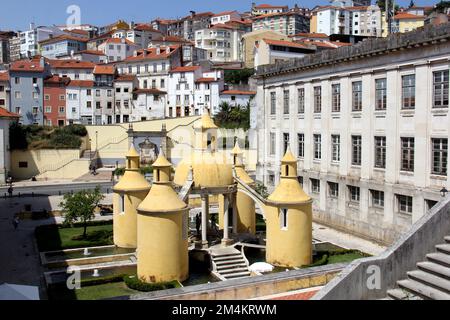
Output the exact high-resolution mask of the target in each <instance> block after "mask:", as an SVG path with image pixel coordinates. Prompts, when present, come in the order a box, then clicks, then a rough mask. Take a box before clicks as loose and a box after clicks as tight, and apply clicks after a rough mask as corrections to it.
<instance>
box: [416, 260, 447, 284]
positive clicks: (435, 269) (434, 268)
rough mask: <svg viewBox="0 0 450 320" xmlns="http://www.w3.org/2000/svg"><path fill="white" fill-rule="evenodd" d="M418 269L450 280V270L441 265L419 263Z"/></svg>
mask: <svg viewBox="0 0 450 320" xmlns="http://www.w3.org/2000/svg"><path fill="white" fill-rule="evenodd" d="M417 267H418V268H419V269H420V270H422V271H425V272H428V273H432V274H434V275H436V276H439V277H441V278H444V279H447V280H450V268H447V267H444V266H442V265H440V264H437V263H433V262H428V261H426V262H419V263H418V264H417Z"/></svg>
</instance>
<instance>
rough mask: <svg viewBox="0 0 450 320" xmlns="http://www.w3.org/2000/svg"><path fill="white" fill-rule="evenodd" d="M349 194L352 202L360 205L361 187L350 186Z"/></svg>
mask: <svg viewBox="0 0 450 320" xmlns="http://www.w3.org/2000/svg"><path fill="white" fill-rule="evenodd" d="M348 192H349V196H350V201H351V202H358V203H359V202H360V201H361V189H360V188H359V187H354V186H348Z"/></svg>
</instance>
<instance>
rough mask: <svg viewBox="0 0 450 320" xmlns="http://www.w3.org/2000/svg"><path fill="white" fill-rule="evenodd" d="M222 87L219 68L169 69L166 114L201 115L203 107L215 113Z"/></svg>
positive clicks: (176, 115) (171, 115) (170, 115)
mask: <svg viewBox="0 0 450 320" xmlns="http://www.w3.org/2000/svg"><path fill="white" fill-rule="evenodd" d="M223 88H224V83H223V72H222V71H220V70H215V71H205V70H203V68H202V67H200V66H187V67H177V68H174V69H172V70H171V71H170V77H169V86H168V92H167V96H168V105H167V110H166V114H167V116H168V117H188V116H192V115H201V114H202V113H203V110H204V108H208V109H210V110H211V111H212V113H217V112H218V107H219V102H220V101H219V94H220V91H221V90H223Z"/></svg>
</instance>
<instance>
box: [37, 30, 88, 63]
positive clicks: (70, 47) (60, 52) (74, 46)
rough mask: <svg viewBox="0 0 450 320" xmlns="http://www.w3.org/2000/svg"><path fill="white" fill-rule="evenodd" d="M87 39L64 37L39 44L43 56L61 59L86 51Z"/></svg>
mask: <svg viewBox="0 0 450 320" xmlns="http://www.w3.org/2000/svg"><path fill="white" fill-rule="evenodd" d="M87 41H88V39H87V38H80V37H74V36H71V35H62V36H57V37H53V38H50V39H47V40H44V41H41V42H39V45H40V47H41V53H42V56H44V57H46V58H49V59H59V58H60V57H62V56H70V55H72V54H74V53H78V52H80V51H83V50H86V43H87Z"/></svg>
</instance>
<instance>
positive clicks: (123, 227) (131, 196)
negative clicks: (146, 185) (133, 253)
mask: <svg viewBox="0 0 450 320" xmlns="http://www.w3.org/2000/svg"><path fill="white" fill-rule="evenodd" d="M147 194H148V191H144V192H129V193H125V194H124V196H125V206H124V212H119V211H120V210H119V208H120V205H119V201H120V194H119V193H114V198H113V205H114V244H115V245H116V246H118V247H119V248H137V208H138V207H139V205H140V204H141V202H142V201H143V200H144V199H145V197H146V196H147Z"/></svg>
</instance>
